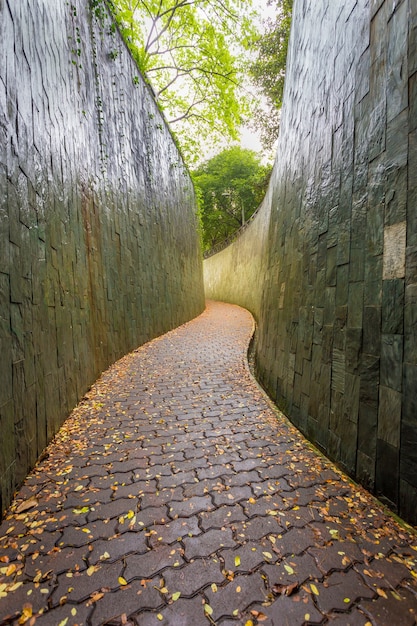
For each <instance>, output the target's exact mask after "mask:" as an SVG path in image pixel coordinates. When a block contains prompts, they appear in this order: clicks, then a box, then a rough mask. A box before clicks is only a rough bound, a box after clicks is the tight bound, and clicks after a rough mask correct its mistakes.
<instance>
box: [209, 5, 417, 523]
mask: <svg viewBox="0 0 417 626" xmlns="http://www.w3.org/2000/svg"><path fill="white" fill-rule="evenodd" d="M416 96H417V8H416V3H415V2H413V1H412V0H402V1H394V0H348V1H346V2H334V1H333V0H317V1H316V2H314V3H311V2H309V1H307V0H295V6H294V21H293V31H292V35H291V43H290V56H289V63H288V71H287V84H286V92H285V103H284V108H283V112H282V124H281V134H280V140H279V147H278V152H277V157H276V164H275V173H274V183H273V187H274V188H273V192H272V193H273V198H272V206H271V209H270V223H269V232H268V237H267V240H266V244H265V248H264V249H262V250H261V251H260V253H261V254H262V255H263V256H264V259H265V260H266V262H264V269H265V277H264V279H263V278H262V274H261V275H259V276H258V277H257V280H258V281H259V280H263V284H262V287H263V288H262V298H261V301H260V303H259V305H257V306H259V309H260V315H259V334H258V344H257V353H256V358H257V367H258V373H259V377H260V380H261V381H262V383H263V384H264V385H265V387H266V389H267V390H268V392H269V393H270V395H271V396H272V397H273V398H274V399H275V400H276V402H277V404H278V405H279V406H280V407H281V408H282V409H283V410H284V411H285V412H286V413H287V414H288V415H289V416H290V418H291V420H292V421H293V422H294V423H295V424H296V425H297V426H298V427H299V428H300V429H301V430H302V431H303V432H304V433H306V434H307V436H308V437H309V438H310V439H311V440H313V441H314V442H315V443H316V444H317V445H318V446H320V447H321V448H322V449H323V450H324V451H325V452H326V454H328V456H330V457H331V458H332V459H334V460H336V461H337V462H338V463H339V464H340V465H341V466H342V467H343V468H344V469H346V470H347V471H348V473H349V474H350V475H352V476H354V477H355V478H356V479H357V480H359V481H360V482H362V483H363V484H364V485H366V486H367V487H369V488H370V489H371V490H373V491H375V492H376V493H377V494H378V495H380V496H381V497H383V498H384V499H385V500H386V501H387V502H388V503H389V504H390V505H391V506H392V507H393V508H394V509H396V510H398V511H399V512H400V514H401V515H402V516H403V517H405V518H407V519H409V520H411V521H413V522H417V206H416V202H417V104H416V103H417V97H416ZM250 231H251V229H248V231H247V232H246V233H245V236H246V237H250ZM256 238H257V234H256V231H254V241H253V242H252V250H254V251H255V250H256V249H257V245H256ZM234 245H235V247H236V248H237V247H238V246H239V243H236V244H234ZM245 245H247V244H245ZM258 250H260V246H258ZM222 254H224V253H222ZM218 256H219V259H220V255H218ZM214 259H216V257H213V259H210V262H211V264H212V266H213V265H214V263H215V261H214ZM219 262H221V259H220V260H219ZM225 271H226V270H224V269H223V276H224V273H225ZM229 276H230V280H229V282H230V283H232V282H235V283H236V282H242V283H243V282H244V281H245V280H246V275H245V272H243V273H240V271H239V270H238V269H237V268H232V267H231V268H230V273H229ZM223 283H226V281H224V280H223ZM253 289H257V285H256V281H255V282H254V283H253ZM207 295H208V296H209V297H210V296H211V293H210V292H208V294H207ZM222 297H223V299H227V298H226V297H225V295H223V296H222ZM237 302H240V301H239V300H237ZM255 308H256V307H255Z"/></svg>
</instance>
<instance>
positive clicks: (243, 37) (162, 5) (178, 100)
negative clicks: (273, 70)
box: [112, 0, 254, 159]
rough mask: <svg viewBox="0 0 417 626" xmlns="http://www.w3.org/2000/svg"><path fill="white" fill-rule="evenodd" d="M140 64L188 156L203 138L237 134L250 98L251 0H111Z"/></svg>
mask: <svg viewBox="0 0 417 626" xmlns="http://www.w3.org/2000/svg"><path fill="white" fill-rule="evenodd" d="M112 4H113V10H114V13H115V16H116V19H117V22H118V24H119V27H120V29H121V32H122V35H123V36H124V38H125V40H126V42H127V44H128V46H129V47H130V50H131V52H132V54H133V56H134V58H135V59H136V61H137V63H138V64H139V67H140V68H141V70H142V71H143V73H144V74H146V75H147V77H148V78H149V80H150V82H151V84H152V86H153V89H154V91H155V94H156V97H157V100H158V102H159V105H160V107H161V108H162V109H163V110H164V111H165V114H166V116H167V119H168V121H169V122H170V124H171V125H175V126H174V131H175V133H176V134H177V136H178V137H179V141H180V144H181V146H182V148H183V149H184V150H185V153H186V155H187V156H188V158H189V159H190V157H191V155H192V153H193V152H194V153H196V150H197V147H200V149H201V145H202V141H205V140H207V138H208V137H210V140H211V142H212V143H213V142H215V141H217V140H220V139H224V137H225V136H227V137H231V138H235V137H236V134H237V128H238V126H239V125H240V122H241V118H242V115H243V114H244V112H245V108H246V100H245V98H243V97H242V95H241V93H239V90H238V88H239V84H240V82H241V76H242V71H243V63H242V57H241V54H242V51H243V49H244V48H245V47H247V46H249V45H250V43H251V41H253V39H252V37H253V33H254V29H253V26H252V19H251V18H252V16H251V10H250V7H251V4H252V0H246V1H245V2H242V0H112Z"/></svg>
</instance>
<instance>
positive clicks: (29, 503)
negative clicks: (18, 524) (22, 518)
mask: <svg viewBox="0 0 417 626" xmlns="http://www.w3.org/2000/svg"><path fill="white" fill-rule="evenodd" d="M37 505H38V501H37V499H36V498H34V497H32V498H29V499H28V500H24V501H23V502H21V503H20V504H19V506H18V507H17V509H16V513H17V514H19V513H24V511H29V509H33V507H34V506H37Z"/></svg>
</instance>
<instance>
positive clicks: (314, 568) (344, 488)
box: [0, 302, 417, 626]
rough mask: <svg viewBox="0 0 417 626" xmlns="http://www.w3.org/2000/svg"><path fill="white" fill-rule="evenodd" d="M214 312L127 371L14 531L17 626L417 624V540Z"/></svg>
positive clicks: (6, 589)
mask: <svg viewBox="0 0 417 626" xmlns="http://www.w3.org/2000/svg"><path fill="white" fill-rule="evenodd" d="M252 331H253V321H252V318H251V316H250V314H249V313H248V312H247V311H245V310H244V309H241V308H239V307H237V306H233V305H226V304H221V303H214V302H210V303H208V307H207V309H206V311H205V312H204V313H203V314H202V315H201V316H199V317H198V318H196V319H195V320H193V321H191V322H189V323H187V324H185V325H183V326H181V327H180V328H178V329H176V330H174V331H172V332H169V333H167V334H166V335H164V336H163V337H160V338H158V339H155V340H154V341H151V342H150V343H148V344H146V345H144V346H142V347H140V348H139V349H138V350H136V351H135V352H133V353H131V354H129V355H127V356H126V357H124V358H123V359H121V360H120V361H118V362H117V363H116V364H115V365H114V366H112V367H111V368H110V369H109V370H108V371H107V372H105V373H104V374H103V375H102V377H101V378H100V379H99V380H98V381H97V383H96V384H95V385H94V387H93V388H92V389H91V391H90V392H89V393H88V395H87V397H86V398H85V399H84V400H83V402H82V403H81V404H80V405H79V406H78V407H77V408H76V409H75V410H74V411H73V413H72V414H71V416H70V418H69V419H68V421H67V422H66V423H65V425H64V426H63V428H62V429H61V431H60V433H59V434H58V436H57V437H56V439H55V441H54V442H53V443H52V444H51V445H50V446H49V448H48V449H47V451H46V454H45V455H44V459H43V460H42V461H41V462H40V463H39V464H38V465H37V467H36V468H35V470H34V471H33V472H32V473H31V475H30V476H29V477H28V478H27V480H26V483H25V485H24V486H23V488H22V489H21V491H20V492H19V493H18V494H17V497H16V499H15V501H14V503H13V505H12V507H11V509H10V510H9V513H8V515H7V516H6V519H5V520H4V522H3V524H2V525H1V526H0V624H27V625H30V626H32V624H36V626H74V625H76V624H78V625H79V626H81V625H86V626H98V625H102V624H109V625H110V624H111V625H114V626H116V625H117V626H121V625H125V626H126V625H127V626H133V625H135V626H157V625H160V624H162V625H170V626H208V625H210V624H211V625H219V626H232V625H234V626H235V625H236V624H243V625H246V626H251V625H256V624H265V625H267V626H286V625H291V626H297V625H299V624H300V625H301V624H334V625H338V626H341V625H345V626H346V625H348V624H351V625H354V626H364V625H365V624H367V625H385V624H389V625H390V626H392V625H393V624H401V625H402V626H408V625H410V626H411V625H413V624H416V615H417V540H416V535H415V534H413V532H412V530H411V529H407V528H406V527H401V526H400V525H399V524H398V523H397V522H396V521H395V520H394V519H393V517H392V516H390V515H389V514H387V513H386V512H384V510H383V509H382V507H381V506H380V505H379V504H378V503H377V502H376V501H375V500H374V499H373V498H372V497H371V496H370V495H369V494H368V493H367V492H366V491H364V490H363V489H362V488H360V487H357V486H355V485H353V484H351V483H350V482H349V481H348V480H347V479H345V478H344V477H343V475H342V474H341V473H340V472H339V471H337V470H336V469H335V468H334V467H333V466H332V465H331V464H330V463H329V462H328V461H327V460H325V459H323V457H321V456H320V455H318V454H317V453H316V452H314V450H313V449H312V447H311V446H310V445H308V444H307V442H306V441H305V440H304V439H303V437H301V436H300V435H299V434H298V433H297V431H296V430H295V429H294V428H293V427H292V426H291V425H290V424H289V422H288V421H287V420H286V418H284V417H283V416H281V415H280V414H279V413H278V412H277V411H276V410H274V408H273V407H272V406H271V404H270V403H269V401H268V400H267V398H266V396H265V395H264V393H263V392H262V391H261V390H260V389H259V387H258V386H257V384H256V382H255V381H254V380H253V378H252V377H251V375H250V373H249V369H248V366H247V359H246V351H247V347H248V343H249V341H250V338H251V335H252Z"/></svg>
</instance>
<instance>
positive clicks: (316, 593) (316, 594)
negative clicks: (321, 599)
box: [310, 584, 320, 596]
mask: <svg viewBox="0 0 417 626" xmlns="http://www.w3.org/2000/svg"><path fill="white" fill-rule="evenodd" d="M310 589H311V591H312V592H313V593H314V595H315V596H319V595H320V594H319V590H318V589H317V587H316V585H313V584H311V585H310Z"/></svg>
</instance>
